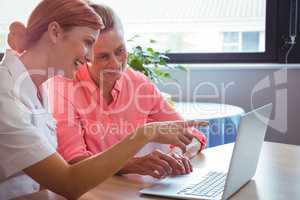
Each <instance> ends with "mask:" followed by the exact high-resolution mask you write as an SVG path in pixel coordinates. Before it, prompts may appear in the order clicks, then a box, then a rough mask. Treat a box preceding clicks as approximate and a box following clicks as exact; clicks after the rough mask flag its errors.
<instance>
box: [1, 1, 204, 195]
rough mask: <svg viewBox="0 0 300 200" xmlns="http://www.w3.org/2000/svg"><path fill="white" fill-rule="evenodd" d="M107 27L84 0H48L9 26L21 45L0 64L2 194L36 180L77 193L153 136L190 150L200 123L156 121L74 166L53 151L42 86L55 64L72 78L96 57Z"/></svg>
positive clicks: (30, 187) (31, 187)
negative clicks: (23, 20) (192, 130)
mask: <svg viewBox="0 0 300 200" xmlns="http://www.w3.org/2000/svg"><path fill="white" fill-rule="evenodd" d="M101 26H103V25H102V21H101V18H100V17H99V16H98V15H97V14H96V13H95V12H94V11H93V9H91V8H90V7H89V6H88V5H87V4H86V3H85V2H84V1H80V0H43V1H41V2H40V4H39V5H38V6H37V7H36V8H35V9H34V11H33V12H32V14H31V16H30V18H29V20H28V23H27V26H26V27H25V26H24V25H23V24H21V23H18V22H16V23H13V24H12V25H11V26H10V33H9V36H8V40H9V44H10V46H11V47H12V48H13V49H14V50H16V51H12V50H8V51H7V52H6V53H5V56H4V59H3V61H2V62H1V64H0V112H1V116H2V117H1V119H0V161H1V162H0V199H1V200H2V199H10V198H14V197H17V196H20V195H24V194H28V193H32V192H35V191H37V190H38V184H40V185H43V186H44V187H46V188H48V189H50V190H52V191H53V192H56V193H58V194H61V195H63V196H65V197H66V198H68V199H76V198H78V197H79V196H81V195H82V194H83V193H85V192H87V191H88V190H90V189H92V188H93V187H95V186H97V185H98V184H100V183H101V182H103V181H104V180H105V179H107V178H109V177H111V176H112V175H113V174H115V173H116V172H117V171H118V170H120V169H121V167H122V166H123V165H124V164H125V163H126V161H127V160H128V159H129V158H131V157H132V156H133V155H135V154H136V153H137V152H138V150H139V149H141V148H142V147H143V146H144V145H145V144H146V143H148V142H158V143H170V144H174V145H177V146H179V147H180V148H182V149H183V150H185V147H186V145H187V144H189V143H190V142H191V140H192V138H193V136H192V135H191V134H190V133H189V131H188V130H187V129H188V127H189V126H194V125H196V126H198V125H201V124H202V123H201V122H163V123H150V124H147V125H144V126H142V127H140V128H137V129H135V130H134V131H133V133H132V134H130V136H128V137H126V138H124V139H123V140H122V141H121V142H120V143H118V144H116V145H114V146H113V147H112V148H110V149H109V150H107V151H105V152H104V153H102V154H101V155H98V154H97V155H94V156H92V157H89V158H87V159H85V160H84V161H82V162H79V163H77V164H75V165H69V164H68V163H67V162H65V161H64V159H63V158H61V156H59V154H58V153H57V152H56V150H55V149H56V138H55V121H54V120H53V118H52V116H51V115H49V113H48V112H47V110H46V109H45V108H44V106H43V105H44V104H45V102H43V95H42V94H40V92H39V87H40V85H41V84H42V83H43V82H44V81H45V80H46V79H47V78H49V77H51V76H52V75H54V74H55V73H56V72H57V71H63V72H64V75H65V76H68V77H71V76H72V73H73V70H74V68H76V67H77V65H79V64H82V63H86V62H90V61H92V60H93V53H92V48H93V45H94V43H95V41H96V39H97V37H98V35H99V30H100V28H101ZM102 28H103V27H102ZM204 124H205V123H204ZM170 126H171V128H170ZM120 155H122V156H120ZM181 167H182V166H181V165H180V164H179V163H178V168H181Z"/></svg>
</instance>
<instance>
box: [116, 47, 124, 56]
mask: <svg viewBox="0 0 300 200" xmlns="http://www.w3.org/2000/svg"><path fill="white" fill-rule="evenodd" d="M125 52H126V49H125V48H124V47H122V48H119V49H117V51H116V55H121V54H123V53H125Z"/></svg>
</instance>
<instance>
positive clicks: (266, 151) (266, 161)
mask: <svg viewBox="0 0 300 200" xmlns="http://www.w3.org/2000/svg"><path fill="white" fill-rule="evenodd" d="M232 148H233V144H226V145H222V146H218V147H214V148H209V149H206V150H204V152H203V153H202V155H199V156H198V157H196V158H194V159H193V161H192V163H193V166H194V167H199V168H203V169H209V168H212V167H213V168H216V167H217V168H218V169H224V168H228V164H229V161H230V157H231V152H232ZM154 182H155V180H154V179H152V178H150V177H141V176H137V175H130V176H127V177H117V176H116V177H112V178H110V179H109V180H107V181H105V182H104V183H103V184H101V185H99V186H98V187H96V188H95V189H93V190H91V191H90V192H88V193H86V194H85V195H84V196H82V197H81V198H80V199H81V200H87V199H91V200H94V199H103V200H112V199H114V200H142V199H167V198H159V197H154V196H146V195H140V194H139V192H138V191H139V189H140V188H142V187H146V186H149V185H151V184H153V183H154ZM17 199H18V200H41V199H43V200H44V199H45V200H63V199H64V198H62V197H60V196H58V195H56V194H54V193H51V192H49V191H47V190H44V191H41V192H38V193H35V194H32V195H29V196H25V197H21V198H17ZM230 199H231V200H237V199H243V200H256V199H262V200H287V199H288V200H299V199H300V146H295V145H287V144H279V143H270V142H265V143H264V146H263V150H262V153H261V157H260V160H259V165H258V168H257V171H256V175H255V177H254V178H253V180H251V181H250V183H248V184H247V185H246V186H245V187H243V188H242V189H241V190H240V191H239V192H238V193H236V194H235V195H234V196H233V197H232V198H230Z"/></svg>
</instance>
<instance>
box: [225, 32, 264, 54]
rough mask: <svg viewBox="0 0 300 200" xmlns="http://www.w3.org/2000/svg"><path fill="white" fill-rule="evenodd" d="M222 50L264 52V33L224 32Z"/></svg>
mask: <svg viewBox="0 0 300 200" xmlns="http://www.w3.org/2000/svg"><path fill="white" fill-rule="evenodd" d="M222 35H223V40H222V45H223V52H264V50H265V45H264V42H262V41H264V40H265V38H264V33H262V32H261V33H260V32H224V33H223V34H222Z"/></svg>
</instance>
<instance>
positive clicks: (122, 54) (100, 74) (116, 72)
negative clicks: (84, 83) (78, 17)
mask: <svg viewBox="0 0 300 200" xmlns="http://www.w3.org/2000/svg"><path fill="white" fill-rule="evenodd" d="M126 64H127V51H126V45H125V40H124V34H123V31H121V30H118V29H116V28H113V29H112V30H109V31H106V32H103V33H101V35H100V36H99V37H98V40H97V42H96V44H95V46H94V62H93V63H92V65H91V66H89V71H90V74H91V77H92V78H93V79H94V80H95V81H96V82H97V83H99V82H100V81H104V82H106V83H107V82H110V83H112V84H114V83H115V82H116V81H117V80H118V79H119V78H120V77H121V76H122V72H123V71H124V69H125V68H126Z"/></svg>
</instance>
